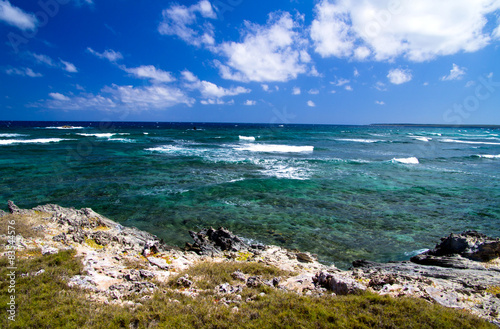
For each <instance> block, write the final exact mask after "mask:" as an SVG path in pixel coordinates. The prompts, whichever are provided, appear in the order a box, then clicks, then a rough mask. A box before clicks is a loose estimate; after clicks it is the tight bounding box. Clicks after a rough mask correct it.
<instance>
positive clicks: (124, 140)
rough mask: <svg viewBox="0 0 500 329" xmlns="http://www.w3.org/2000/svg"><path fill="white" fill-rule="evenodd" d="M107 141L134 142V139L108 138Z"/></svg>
mask: <svg viewBox="0 0 500 329" xmlns="http://www.w3.org/2000/svg"><path fill="white" fill-rule="evenodd" d="M108 141H112V142H122V143H135V140H133V139H130V138H109V139H108Z"/></svg>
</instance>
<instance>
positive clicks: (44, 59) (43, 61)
mask: <svg viewBox="0 0 500 329" xmlns="http://www.w3.org/2000/svg"><path fill="white" fill-rule="evenodd" d="M31 56H33V58H35V60H36V61H37V63H41V64H45V65H48V66H56V64H54V61H53V60H52V58H50V57H49V56H47V55H42V54H35V53H31Z"/></svg>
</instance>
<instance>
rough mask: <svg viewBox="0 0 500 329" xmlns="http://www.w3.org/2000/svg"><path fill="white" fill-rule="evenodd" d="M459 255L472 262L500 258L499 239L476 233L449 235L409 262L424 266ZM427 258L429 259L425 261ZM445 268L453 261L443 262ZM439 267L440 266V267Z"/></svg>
mask: <svg viewBox="0 0 500 329" xmlns="http://www.w3.org/2000/svg"><path fill="white" fill-rule="evenodd" d="M452 255H460V256H462V257H464V258H468V259H471V260H474V261H480V262H487V261H490V260H492V259H495V258H498V257H500V239H494V238H490V237H488V236H486V235H484V234H482V233H478V232H476V231H466V232H463V233H460V234H453V233H452V234H450V235H449V236H448V237H446V238H442V239H441V243H439V244H437V245H436V247H435V248H434V249H432V250H428V251H426V252H424V253H423V254H420V255H417V256H415V257H412V258H411V261H413V262H415V263H418V264H424V263H425V262H430V263H433V262H434V263H435V262H436V258H432V257H428V256H435V257H442V256H452ZM427 258H429V259H427ZM444 263H445V264H448V266H446V267H453V266H450V263H453V259H449V260H445V261H444ZM440 266H441V265H440Z"/></svg>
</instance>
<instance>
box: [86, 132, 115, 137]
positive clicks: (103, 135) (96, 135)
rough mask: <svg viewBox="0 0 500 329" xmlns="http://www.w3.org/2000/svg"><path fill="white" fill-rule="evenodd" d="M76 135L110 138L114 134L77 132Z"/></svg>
mask: <svg viewBox="0 0 500 329" xmlns="http://www.w3.org/2000/svg"><path fill="white" fill-rule="evenodd" d="M77 135H80V136H85V137H97V138H110V137H112V136H114V135H116V134H114V133H100V134H85V133H79V134H77Z"/></svg>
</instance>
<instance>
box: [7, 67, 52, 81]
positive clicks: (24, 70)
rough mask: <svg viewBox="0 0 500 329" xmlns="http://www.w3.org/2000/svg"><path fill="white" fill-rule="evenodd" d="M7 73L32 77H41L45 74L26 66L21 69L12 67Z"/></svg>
mask: <svg viewBox="0 0 500 329" xmlns="http://www.w3.org/2000/svg"><path fill="white" fill-rule="evenodd" d="M5 73H7V74H8V75H20V76H23V77H30V78H39V77H42V76H43V75H42V74H41V73H37V72H34V71H33V70H32V69H30V68H29V67H24V68H21V69H17V68H10V69H7V70H5Z"/></svg>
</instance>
